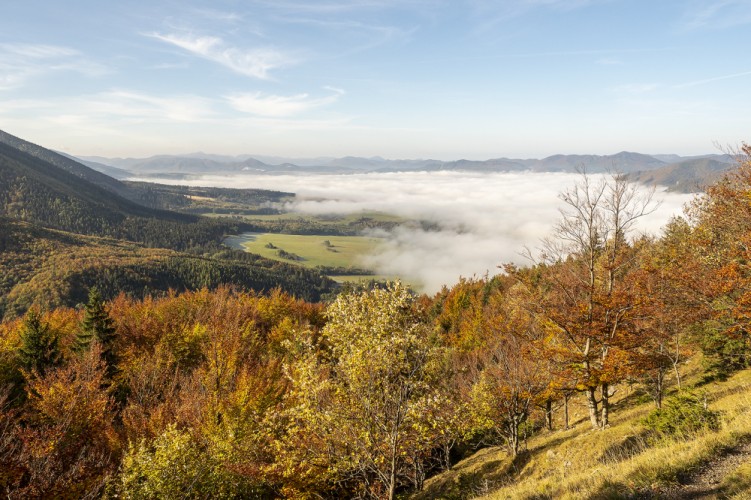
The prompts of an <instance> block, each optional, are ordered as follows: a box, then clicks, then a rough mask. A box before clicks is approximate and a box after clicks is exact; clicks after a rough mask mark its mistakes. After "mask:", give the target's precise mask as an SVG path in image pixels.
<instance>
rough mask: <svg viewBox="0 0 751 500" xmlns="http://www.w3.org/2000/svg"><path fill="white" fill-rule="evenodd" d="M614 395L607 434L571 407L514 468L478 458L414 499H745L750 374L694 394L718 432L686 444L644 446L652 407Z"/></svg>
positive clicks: (486, 454) (491, 456)
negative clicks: (566, 422)
mask: <svg viewBox="0 0 751 500" xmlns="http://www.w3.org/2000/svg"><path fill="white" fill-rule="evenodd" d="M619 390H620V392H621V400H620V401H619V402H618V403H617V405H616V406H615V408H614V410H615V411H614V412H613V413H612V421H611V426H610V427H609V428H608V429H605V430H603V431H594V430H592V429H591V427H590V425H589V422H588V421H586V419H585V418H584V416H585V415H584V411H585V409H584V407H583V405H578V406H575V407H574V408H573V409H572V423H574V422H575V425H573V426H572V428H571V429H569V430H556V431H553V432H545V431H543V433H542V434H540V435H538V436H535V437H533V438H531V439H529V441H528V442H527V451H526V452H524V453H523V454H521V455H520V456H518V457H517V459H516V460H514V461H512V460H511V459H510V457H509V456H508V454H507V453H506V452H505V448H503V447H495V448H488V449H484V450H481V451H479V452H477V453H476V454H475V455H473V456H471V457H469V458H467V459H465V460H463V461H462V462H459V463H458V464H457V465H456V466H455V467H454V468H453V469H452V470H451V471H448V472H446V473H443V474H441V475H438V476H436V477H434V478H432V479H430V480H428V481H427V483H426V487H425V490H424V491H423V492H421V493H420V494H418V495H415V498H419V499H428V498H447V499H449V498H451V499H454V498H455V499H460V498H462V499H463V498H475V497H481V498H487V499H583V498H591V499H611V498H612V499H618V498H733V499H748V498H751V370H745V371H743V372H740V373H737V374H736V375H735V376H733V377H731V378H730V379H729V380H727V381H726V382H721V383H710V384H707V385H704V386H702V387H700V388H698V390H700V391H705V392H706V395H707V401H708V404H709V408H710V409H712V410H717V411H719V412H721V428H720V430H719V431H717V432H706V433H704V434H702V435H700V436H696V437H694V438H691V439H676V440H668V439H664V438H662V439H658V440H656V441H655V440H653V439H649V438H648V437H647V433H646V430H645V428H644V427H643V426H642V424H641V422H640V421H641V419H643V418H644V417H645V416H646V415H647V414H648V413H649V412H650V411H651V410H652V408H653V407H654V406H653V403H651V402H645V401H644V398H643V396H639V393H638V392H633V391H632V392H631V393H630V394H627V393H628V392H629V391H628V388H626V387H622V388H620V389H619ZM558 416H560V415H558ZM557 423H558V424H559V425H560V422H557Z"/></svg>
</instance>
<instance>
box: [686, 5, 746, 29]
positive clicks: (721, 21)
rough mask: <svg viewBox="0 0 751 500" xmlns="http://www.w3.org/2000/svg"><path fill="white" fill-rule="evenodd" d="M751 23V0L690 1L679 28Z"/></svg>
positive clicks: (716, 27)
mask: <svg viewBox="0 0 751 500" xmlns="http://www.w3.org/2000/svg"><path fill="white" fill-rule="evenodd" d="M749 23H751V0H710V1H706V0H704V1H696V0H694V1H691V2H688V5H687V8H686V11H685V12H684V14H683V16H682V18H681V19H680V21H679V29H680V30H682V31H693V30H701V29H723V28H728V27H731V26H739V25H743V24H749Z"/></svg>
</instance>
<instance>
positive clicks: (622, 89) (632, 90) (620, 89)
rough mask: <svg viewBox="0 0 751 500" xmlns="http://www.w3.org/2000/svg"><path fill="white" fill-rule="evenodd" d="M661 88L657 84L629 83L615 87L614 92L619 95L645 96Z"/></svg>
mask: <svg viewBox="0 0 751 500" xmlns="http://www.w3.org/2000/svg"><path fill="white" fill-rule="evenodd" d="M659 88H660V85H659V84H657V83H627V84H624V85H618V86H617V87H613V92H615V93H618V94H644V93H647V92H653V91H655V90H657V89H659Z"/></svg>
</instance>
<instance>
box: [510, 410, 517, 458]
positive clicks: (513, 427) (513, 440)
mask: <svg viewBox="0 0 751 500" xmlns="http://www.w3.org/2000/svg"><path fill="white" fill-rule="evenodd" d="M508 430H509V433H508V446H509V450H510V451H511V456H513V457H515V456H516V455H517V454H518V453H519V421H518V420H517V418H516V417H514V418H512V419H511V420H510V421H509V424H508Z"/></svg>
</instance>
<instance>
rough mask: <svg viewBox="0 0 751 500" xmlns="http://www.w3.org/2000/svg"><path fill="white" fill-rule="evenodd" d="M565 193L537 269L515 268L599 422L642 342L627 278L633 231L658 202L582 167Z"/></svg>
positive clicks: (626, 184)
mask: <svg viewBox="0 0 751 500" xmlns="http://www.w3.org/2000/svg"><path fill="white" fill-rule="evenodd" d="M561 200H562V201H563V204H564V208H563V209H561V219H560V220H559V222H558V223H557V224H556V226H555V229H554V231H553V234H552V236H551V237H550V238H548V239H546V240H545V241H544V243H543V251H542V255H541V257H540V259H539V260H537V262H538V269H537V270H536V272H534V273H532V272H527V273H517V276H519V277H520V278H521V279H522V280H525V279H526V281H527V285H528V286H529V287H530V290H536V293H538V297H537V300H536V301H535V302H536V304H537V305H538V312H539V313H540V314H542V315H543V316H544V317H545V319H546V320H547V322H548V325H549V329H550V330H551V334H552V335H553V336H554V337H555V339H556V340H555V355H556V356H558V357H559V358H560V359H562V361H563V362H564V364H566V365H568V367H569V376H571V377H572V378H573V379H574V382H575V387H576V388H577V389H578V390H581V391H583V392H584V394H585V396H586V401H587V405H588V408H589V414H590V421H591V424H592V427H594V428H601V427H604V426H606V425H608V418H609V417H608V413H609V411H610V402H609V398H610V396H611V385H612V384H614V383H616V382H617V381H618V380H619V379H620V378H622V377H623V376H624V375H625V374H624V373H623V371H622V370H623V368H624V367H626V366H627V363H626V359H627V358H628V356H629V352H630V351H631V350H632V349H634V348H635V346H636V345H638V339H637V338H635V335H636V333H637V331H636V327H635V323H634V317H635V315H636V314H637V312H638V311H637V309H638V307H639V303H638V299H637V298H636V297H634V296H633V295H632V294H631V293H630V292H631V290H630V288H629V286H628V275H629V273H630V272H632V271H633V269H634V268H635V266H636V254H637V250H636V249H635V248H634V246H633V245H632V244H631V242H630V241H629V239H628V238H629V233H630V232H631V231H632V230H633V229H634V226H635V224H636V222H637V221H638V220H639V219H640V218H641V217H643V216H644V215H647V214H648V213H650V212H651V211H653V210H654V209H655V207H656V204H655V203H654V202H653V201H652V195H651V193H647V194H642V191H640V190H639V188H637V186H635V185H633V184H630V183H629V182H628V181H627V180H626V178H625V177H624V176H623V175H619V174H612V175H610V176H608V177H605V178H595V177H592V176H589V175H587V174H586V173H582V176H581V179H580V181H579V182H578V183H577V184H575V185H574V186H573V187H572V188H570V189H567V190H566V191H564V192H563V193H562V194H561ZM511 270H512V271H513V269H511ZM532 277H534V280H535V282H534V283H533V282H532V280H531V278H532ZM598 396H599V399H598Z"/></svg>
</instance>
